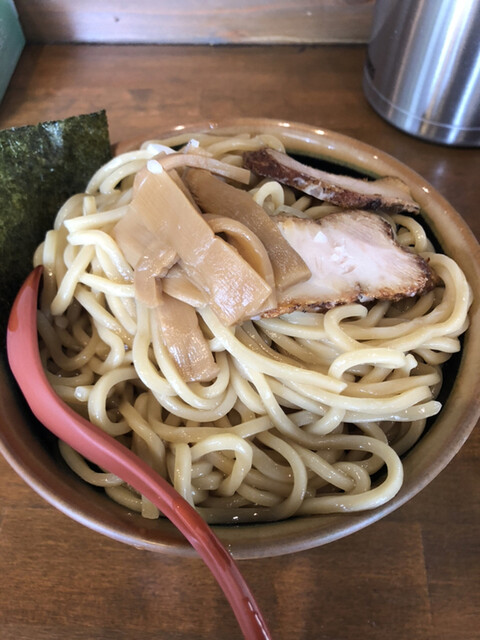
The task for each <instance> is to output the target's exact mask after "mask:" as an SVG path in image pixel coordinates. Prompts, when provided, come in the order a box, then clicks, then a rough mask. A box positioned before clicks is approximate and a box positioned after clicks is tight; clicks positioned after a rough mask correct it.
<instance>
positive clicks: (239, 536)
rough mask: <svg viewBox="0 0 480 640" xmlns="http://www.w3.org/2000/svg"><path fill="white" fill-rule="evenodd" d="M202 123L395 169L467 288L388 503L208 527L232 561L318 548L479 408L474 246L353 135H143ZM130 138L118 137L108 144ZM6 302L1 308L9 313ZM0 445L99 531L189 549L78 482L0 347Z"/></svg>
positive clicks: (398, 499)
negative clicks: (439, 380) (460, 317)
mask: <svg viewBox="0 0 480 640" xmlns="http://www.w3.org/2000/svg"><path fill="white" fill-rule="evenodd" d="M199 131H204V132H205V131H209V132H212V133H219V134H221V135H224V134H230V133H231V134H233V133H239V132H249V133H254V132H263V133H272V134H274V135H276V136H278V137H280V138H281V139H282V140H283V142H284V144H285V146H286V147H287V149H288V151H290V152H292V153H297V154H300V155H307V156H312V157H315V158H319V159H322V160H328V161H330V162H333V163H336V164H340V165H344V166H347V167H349V168H350V169H353V170H356V171H358V172H361V173H363V174H365V175H368V176H373V177H380V176H385V175H390V176H398V177H400V178H401V179H402V180H404V181H405V182H406V183H407V184H408V185H409V187H410V189H411V192H412V195H413V197H414V198H415V200H417V202H418V203H419V204H420V205H421V207H422V216H423V218H424V221H425V222H426V224H427V226H428V227H429V228H430V230H431V232H432V235H433V236H434V237H435V239H436V240H437V242H438V243H439V245H440V246H441V247H442V250H443V252H444V253H446V254H447V255H449V256H451V257H453V258H454V259H455V260H456V261H457V262H458V264H459V265H460V267H461V268H462V269H463V271H464V273H465V274H466V276H467V279H468V281H469V282H470V285H471V287H472V289H473V293H474V302H473V305H472V308H471V311H470V318H471V325H470V328H469V329H468V331H467V333H466V334H465V336H464V341H463V345H464V346H463V350H462V353H461V354H460V356H459V357H457V358H452V360H451V361H450V362H449V363H447V365H446V367H447V368H446V369H445V389H446V391H447V392H448V397H447V398H446V400H445V404H444V406H443V409H442V411H441V413H440V414H439V415H438V416H437V417H436V419H435V420H434V421H433V422H432V424H431V425H430V428H429V429H428V431H427V432H426V433H425V434H424V436H423V437H422V438H421V440H420V441H419V442H418V443H417V444H416V445H415V447H414V448H413V449H412V450H411V451H410V452H409V453H408V454H407V455H406V456H404V458H403V463H404V470H405V481H404V484H403V486H402V488H401V490H400V492H399V493H398V494H397V495H396V496H395V498H394V499H393V500H391V501H390V502H389V503H387V504H385V505H383V506H381V507H379V508H378V509H375V510H373V511H366V512H362V513H354V514H335V515H320V516H309V517H302V518H291V519H289V520H286V521H282V522H276V523H261V524H249V525H237V526H215V527H214V529H215V531H216V533H217V535H218V536H219V537H220V539H221V540H222V542H223V543H224V545H225V546H226V547H227V548H228V549H229V550H230V551H231V553H232V554H233V556H234V557H235V558H238V559H245V558H260V557H268V556H276V555H282V554H287V553H292V552H295V551H300V550H305V549H309V548H312V547H316V546H320V545H323V544H326V543H328V542H331V541H333V540H336V539H339V538H341V537H344V536H346V535H349V534H351V533H353V532H355V531H358V530H359V529H362V528H364V527H366V526H367V525H369V524H371V523H372V522H375V521H377V520H378V519H380V518H382V517H383V516H385V515H386V514H388V513H390V512H392V511H393V510H395V509H397V508H398V507H400V506H401V505H402V504H404V503H405V502H407V501H408V500H409V499H410V498H412V497H413V496H415V495H416V494H417V493H418V492H419V491H421V490H422V489H423V488H424V487H425V486H426V485H427V484H428V483H429V482H431V481H432V480H433V479H434V478H435V477H436V476H437V475H438V474H439V473H440V472H441V471H442V470H443V469H444V468H445V466H446V465H447V464H448V463H449V462H450V460H451V459H452V458H453V457H454V455H455V454H456V453H457V452H458V450H459V449H460V447H461V446H462V444H463V443H464V442H465V440H466V438H467V437H468V435H469V433H470V432H471V430H472V429H473V427H474V426H475V424H476V422H477V420H478V418H479V416H480V399H479V396H478V388H479V386H480V362H479V358H478V354H479V353H480V314H479V301H480V247H479V245H478V243H477V242H476V240H475V237H474V236H473V234H472V233H471V231H470V230H469V228H468V227H467V225H466V223H465V222H464V221H463V219H462V218H461V216H460V215H459V214H458V213H457V212H456V211H455V210H454V209H453V208H452V207H451V206H450V205H449V204H448V202H446V201H445V199H444V198H443V197H442V196H441V195H440V194H439V193H438V192H436V190H435V189H434V188H433V187H432V186H431V185H430V184H428V183H427V182H426V181H425V180H423V178H421V177H420V176H419V175H418V174H417V173H415V172H414V171H412V170H411V169H409V168H408V167H406V166H405V165H404V164H402V163H400V162H399V161H397V160H395V159H394V158H392V157H391V156H389V155H387V154H385V153H383V152H382V151H380V150H378V149H375V148H374V147H371V146H369V145H366V144H364V143H361V142H358V141H356V140H353V139H352V138H349V137H346V136H343V135H340V134H337V133H334V132H331V131H327V130H323V129H317V128H314V127H311V126H308V125H303V124H298V123H294V122H277V121H274V120H266V119H240V120H238V119H237V120H232V121H228V122H223V123H215V122H210V123H202V124H197V125H192V126H178V127H176V128H175V130H173V131H170V132H164V133H159V132H153V133H152V132H150V133H149V134H148V137H150V138H153V137H155V138H167V137H170V136H172V135H176V134H178V133H181V132H182V133H183V132H187V133H191V134H192V135H193V134H194V133H195V132H199ZM132 146H135V145H132V144H124V143H122V144H119V145H117V152H120V151H123V150H126V149H127V148H130V147H132ZM8 311H9V310H8V309H2V310H1V312H2V313H3V314H8ZM0 386H1V390H2V402H1V403H0V450H1V452H2V453H3V455H4V457H5V458H6V459H7V461H8V462H9V463H10V464H11V466H12V467H13V468H14V469H15V471H16V472H17V473H18V474H19V475H20V476H21V477H22V478H23V479H24V480H25V482H27V483H28V484H29V485H30V486H31V487H32V488H33V489H34V490H35V491H36V492H37V493H38V494H40V495H41V496H42V497H43V498H44V499H45V500H47V501H48V502H49V503H51V504H52V505H53V506H55V507H56V508H57V509H59V510H60V511H62V512H64V513H65V514H67V515H69V516H70V517H71V518H73V519H74V520H77V521H78V522H80V523H82V524H84V525H86V526H87V527H90V528H91V529H93V530H95V531H98V532H100V533H102V534H104V535H106V536H109V537H111V538H114V539H116V540H119V541H121V542H124V543H126V544H130V545H133V546H135V547H138V548H141V549H148V550H151V551H156V552H160V553H165V554H169V555H178V556H193V555H194V553H195V552H194V551H193V549H192V548H191V547H190V546H189V544H188V543H187V542H186V540H185V539H184V538H183V536H182V535H181V534H180V533H179V532H178V531H177V530H176V529H175V528H174V527H173V526H172V525H171V524H170V523H169V522H168V521H165V520H162V519H160V520H154V521H151V520H145V519H144V518H142V517H141V516H140V515H138V514H135V513H131V512H130V511H128V510H127V509H125V508H124V507H121V506H119V505H117V504H116V503H114V502H112V501H111V500H110V499H109V498H108V497H107V496H106V495H105V494H104V493H103V491H102V490H98V489H95V488H94V487H91V486H90V485H87V484H85V483H84V482H83V481H82V480H80V479H79V478H78V477H77V476H76V475H74V474H73V473H72V472H71V471H70V470H69V469H68V468H67V467H66V465H65V464H64V462H63V460H62V459H61V457H60V455H59V453H58V449H57V444H56V441H55V439H54V438H53V436H51V435H50V434H49V433H48V432H47V431H46V430H45V429H44V428H43V427H42V426H41V425H40V424H39V423H38V422H37V421H36V420H35V418H34V417H33V416H32V414H31V413H30V411H29V408H28V406H27V405H26V403H25V401H24V400H23V397H22V396H21V394H20V392H19V391H18V388H17V386H16V384H15V382H14V380H13V378H12V375H11V374H10V371H9V369H8V366H7V364H6V358H5V356H4V354H2V358H1V367H0Z"/></svg>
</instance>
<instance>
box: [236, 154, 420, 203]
mask: <svg viewBox="0 0 480 640" xmlns="http://www.w3.org/2000/svg"><path fill="white" fill-rule="evenodd" d="M243 159H244V165H245V166H246V167H247V168H248V169H250V170H251V171H252V172H253V173H255V174H257V175H259V176H263V177H266V178H272V179H274V180H277V181H278V182H281V183H282V184H285V185H288V186H289V187H293V188H295V189H299V190H300V191H303V192H304V193H306V194H308V195H311V196H313V197H315V198H318V199H319V200H324V201H328V202H331V203H332V204H336V205H338V206H339V207H342V208H344V209H369V210H371V211H376V210H382V211H388V212H390V213H398V212H401V211H405V212H407V213H418V212H419V211H420V207H419V205H418V203H416V202H415V201H414V200H413V199H412V197H411V195H410V192H409V189H408V187H407V185H406V184H405V183H404V182H403V181H402V180H400V179H399V178H394V177H387V178H380V179H378V180H360V179H358V178H352V177H350V176H344V175H336V174H334V173H328V172H326V171H321V170H319V169H314V168H313V167H309V166H308V165H306V164H302V163H301V162H298V161H297V160H294V159H293V158H291V157H290V156H288V155H287V154H285V153H282V152H281V151H276V150H274V149H268V148H264V149H259V150H258V151H247V152H245V153H244V154H243Z"/></svg>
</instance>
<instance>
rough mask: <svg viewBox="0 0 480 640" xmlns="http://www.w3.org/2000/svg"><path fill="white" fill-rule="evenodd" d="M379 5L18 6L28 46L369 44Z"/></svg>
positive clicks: (216, 1)
mask: <svg viewBox="0 0 480 640" xmlns="http://www.w3.org/2000/svg"><path fill="white" fill-rule="evenodd" d="M373 5H374V0H310V2H295V0H273V1H271V2H267V0H260V1H259V0H206V1H205V2H198V0H179V1H177V2H171V1H169V0H140V1H136V2H135V1H133V0H125V1H122V2H118V0H102V2H98V1H96V0H82V1H81V2H69V1H68V0H16V6H17V9H18V12H19V15H20V20H21V23H22V26H23V29H24V32H25V35H26V37H27V40H28V41H29V42H43V43H45V42H97V43H157V44H158V43H170V44H172V43H173V44H179V43H183V44H186V43H187V44H190V43H193V44H220V43H221V44H229V43H230V44H232V43H237V44H238V43H244V44H245V43H266V44H271V43H276V44H291V43H325V42H366V41H367V40H368V38H369V35H370V27H371V20H372V12H373Z"/></svg>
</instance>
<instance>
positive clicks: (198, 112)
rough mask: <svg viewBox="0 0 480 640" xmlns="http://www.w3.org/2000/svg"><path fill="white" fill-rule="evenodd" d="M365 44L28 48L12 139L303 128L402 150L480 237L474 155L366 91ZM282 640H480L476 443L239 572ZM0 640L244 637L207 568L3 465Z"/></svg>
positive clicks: (478, 437) (10, 116)
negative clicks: (96, 527)
mask: <svg viewBox="0 0 480 640" xmlns="http://www.w3.org/2000/svg"><path fill="white" fill-rule="evenodd" d="M364 56H365V48H364V47H362V46H350V47H349V46H323V47H321V46H320V47H310V48H309V47H307V48H303V47H238V48H235V47H218V48H216V47H199V48H194V47H188V46H174V47H167V46H157V47H155V46H143V45H142V46H102V45H100V46H86V45H57V46H53V45H51V46H50V45H49V46H32V45H29V46H28V47H27V48H26V50H25V52H24V54H23V56H22V58H21V61H20V64H19V66H18V68H17V71H16V73H15V75H14V77H13V80H12V82H11V84H10V87H9V89H8V91H7V94H6V96H5V98H4V100H3V102H2V104H1V105H0V127H1V128H4V127H9V126H15V125H22V124H30V123H36V122H38V121H41V120H47V119H57V118H62V117H66V116H69V115H74V114H78V113H85V112H89V111H94V110H97V109H100V108H106V109H107V112H108V117H109V122H110V130H111V138H112V140H119V139H125V138H129V137H132V136H137V135H140V134H142V133H143V132H154V131H155V130H156V129H165V128H166V127H168V126H170V125H176V124H179V123H183V124H185V123H189V122H196V121H200V120H205V119H214V120H216V119H221V118H224V117H230V116H266V117H273V118H277V119H281V120H283V119H291V120H297V121H303V122H307V123H311V124H315V125H317V126H319V127H323V128H329V129H334V130H337V131H340V132H342V133H345V134H348V135H351V136H354V137H356V138H358V139H360V140H363V141H365V142H367V143H371V144H374V145H376V146H378V147H380V148H381V149H383V150H384V151H386V152H388V153H391V154H392V155H394V156H396V157H397V158H398V159H400V160H402V161H404V162H405V163H407V164H408V165H410V166H411V167H412V168H414V169H415V170H417V171H418V172H419V173H421V174H422V175H423V176H424V177H425V178H426V179H427V180H428V181H430V182H431V183H433V185H434V186H435V187H437V189H439V190H440V191H441V192H442V193H443V194H444V195H445V196H446V198H447V199H448V200H450V201H451V203H452V204H453V205H454V206H455V207H456V208H457V209H458V210H459V211H460V212H461V214H462V215H463V216H464V218H465V219H466V220H467V221H468V223H469V224H470V226H471V227H472V229H473V230H474V232H475V233H476V235H477V237H479V235H480V216H479V215H478V201H479V195H480V183H479V176H480V171H479V170H480V149H479V150H473V149H469V150H462V149H450V148H445V147H440V146H435V145H432V144H428V143H425V142H421V141H418V140H415V139H413V138H411V137H409V136H407V135H405V134H403V133H401V132H399V131H397V130H395V129H394V128H392V127H391V126H389V125H388V124H387V123H385V122H384V121H383V120H381V119H380V118H379V117H378V116H377V115H376V114H375V113H374V112H373V111H372V110H371V108H370V107H369V106H368V104H367V103H366V101H365V99H364V97H363V94H362V88H361V78H362V67H363V61H364ZM240 566H241V570H242V572H243V574H244V575H245V577H246V579H247V581H248V583H249V585H250V586H251V588H252V590H253V591H254V593H255V594H256V597H257V599H258V602H259V604H260V606H261V608H262V610H263V611H264V614H265V617H266V618H267V620H268V621H269V624H270V626H271V629H272V632H273V636H274V638H275V639H276V640H287V639H300V638H304V639H307V638H308V639H311V640H314V639H315V640H316V639H318V640H322V639H324V640H327V639H328V640H363V639H367V638H368V639H369V640H377V639H378V640H380V639H382V640H383V639H386V638H388V639H390V640H404V639H405V640H414V639H417V640H427V639H428V640H430V639H438V640H447V639H448V640H450V639H451V640H474V639H478V638H479V637H480V432H479V430H478V428H477V429H476V430H474V432H473V434H472V435H471V437H470V438H469V440H468V441H467V443H466V444H465V446H464V447H463V449H462V450H461V452H460V453H459V454H458V455H457V456H456V457H455V459H454V460H453V461H452V462H451V463H450V465H449V466H448V467H447V468H446V469H445V470H444V471H443V472H442V473H441V474H440V476H439V477H438V478H436V479H435V480H434V481H433V482H432V483H431V484H430V485H429V486H428V487H427V488H426V489H425V490H424V491H423V492H421V494H420V495H418V496H417V497H416V498H414V499H413V500H412V501H411V502H410V503H408V504H407V505H406V506H404V507H402V508H401V509H399V510H397V511H396V512H394V513H393V514H391V515H389V516H388V517H386V518H384V519H383V520H381V521H379V522H377V523H376V524H374V525H372V526H370V527H368V528H367V529H364V530H363V531H360V532H358V533H356V534H354V535H352V536H350V537H347V538H345V539H343V540H340V541H337V542H334V543H331V544H329V545H327V546H325V547H321V548H318V549H314V550H311V551H306V552H302V553H297V554H292V555H289V556H285V557H278V558H271V559H262V560H254V561H243V562H242V563H241V565H240ZM0 576H1V577H0V639H1V640H14V639H15V640H60V639H61V640H64V639H66V638H68V639H69V640H87V639H88V640H90V639H101V640H137V639H142V640H153V639H155V640H157V639H160V638H161V639H165V640H196V639H198V640H201V639H215V640H216V639H220V640H222V639H224V638H225V639H233V640H234V639H235V638H240V637H241V635H240V632H239V630H238V628H237V626H236V622H235V620H234V618H233V615H232V613H231V611H230V609H229V606H228V605H227V603H226V601H225V600H224V598H223V595H222V594H221V592H220V590H219V588H218V587H217V585H216V583H215V582H214V580H213V578H212V577H211V576H210V574H209V572H208V571H207V570H206V569H205V567H204V566H203V565H202V563H201V561H200V560H196V559H190V560H187V559H184V560H179V559H175V558H166V557H164V556H162V555H157V554H153V553H150V552H145V551H139V550H136V549H134V548H130V547H127V546H124V545H122V544H121V543H119V542H115V541H112V540H110V539H107V538H104V537H102V536H101V535H100V534H98V533H95V532H93V531H90V530H88V529H86V528H84V527H82V526H81V525H80V524H78V523H76V522H74V521H72V520H70V519H69V518H68V517H67V516H65V515H63V514H61V513H59V512H58V511H56V510H55V509H54V508H53V507H51V506H49V505H48V504H46V503H45V502H44V501H43V499H41V498H40V497H38V496H37V495H36V494H35V493H34V492H33V491H32V490H31V489H30V488H28V487H27V486H26V485H25V484H24V482H23V481H22V480H21V479H20V478H19V477H17V475H16V474H15V473H14V472H13V471H12V470H11V469H10V467H9V466H8V465H7V463H6V462H5V461H4V460H3V459H1V460H0Z"/></svg>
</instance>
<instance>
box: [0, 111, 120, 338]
mask: <svg viewBox="0 0 480 640" xmlns="http://www.w3.org/2000/svg"><path fill="white" fill-rule="evenodd" d="M110 158H111V147H110V140H109V134H108V123H107V117H106V113H105V111H98V112H95V113H90V114H84V115H79V116H73V117H70V118H66V119H65V120H58V121H52V122H43V123H40V124H37V125H32V126H30V125H29V126H24V127H15V128H12V129H5V130H4V131H0V310H1V311H0V332H1V333H0V335H1V338H0V348H3V347H4V342H5V330H6V325H7V321H8V313H9V309H10V307H11V305H12V303H13V300H14V298H15V295H16V293H17V291H18V289H19V287H20V286H21V284H22V282H23V280H24V279H25V277H26V276H27V275H28V273H29V272H30V271H31V269H32V257H33V253H34V251H35V249H36V247H37V245H38V244H39V243H40V242H42V240H43V238H44V236H45V232H46V231H47V230H48V229H50V228H51V227H52V224H53V220H54V218H55V215H56V213H57V211H58V209H59V208H60V206H61V205H62V204H63V202H65V200H67V198H69V197H70V196H72V195H74V194H75V193H81V192H83V191H85V188H86V186H87V184H88V181H89V179H90V178H91V176H92V175H93V174H94V173H95V171H96V170H97V169H98V168H99V167H100V166H102V165H103V164H104V163H105V162H107V161H108V160H109V159H110Z"/></svg>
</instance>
